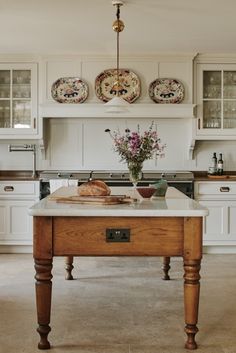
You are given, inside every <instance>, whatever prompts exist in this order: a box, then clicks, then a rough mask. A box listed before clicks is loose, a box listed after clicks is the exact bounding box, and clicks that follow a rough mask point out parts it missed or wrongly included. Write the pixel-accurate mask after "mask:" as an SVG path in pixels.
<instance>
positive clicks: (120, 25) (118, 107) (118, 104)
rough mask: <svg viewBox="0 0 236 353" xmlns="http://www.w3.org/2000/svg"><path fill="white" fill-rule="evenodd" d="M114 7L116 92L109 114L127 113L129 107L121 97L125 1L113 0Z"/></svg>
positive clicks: (113, 88)
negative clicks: (122, 13)
mask: <svg viewBox="0 0 236 353" xmlns="http://www.w3.org/2000/svg"><path fill="white" fill-rule="evenodd" d="M112 5H113V6H116V20H115V21H114V23H113V25H112V28H113V31H115V32H116V80H115V82H114V84H113V87H112V91H113V92H114V97H113V98H112V99H111V100H110V101H109V102H107V103H106V104H105V105H106V107H107V110H106V111H107V112H108V113H123V112H127V111H128V109H127V106H129V103H128V102H127V101H126V100H125V99H123V98H122V97H121V95H122V91H123V87H122V85H121V83H120V41H119V40H120V36H119V35H120V32H122V31H123V29H124V28H125V25H124V22H123V21H122V20H121V19H120V7H121V6H122V5H123V1H120V0H113V1H112Z"/></svg>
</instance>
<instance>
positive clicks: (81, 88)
mask: <svg viewBox="0 0 236 353" xmlns="http://www.w3.org/2000/svg"><path fill="white" fill-rule="evenodd" d="M51 94H52V98H53V99H54V100H55V101H56V102H58V103H83V102H84V101H85V100H86V99H87V97H88V85H87V83H85V82H84V81H82V80H81V79H80V78H78V77H61V78H59V79H58V80H57V81H55V82H54V83H53V85H52V88H51Z"/></svg>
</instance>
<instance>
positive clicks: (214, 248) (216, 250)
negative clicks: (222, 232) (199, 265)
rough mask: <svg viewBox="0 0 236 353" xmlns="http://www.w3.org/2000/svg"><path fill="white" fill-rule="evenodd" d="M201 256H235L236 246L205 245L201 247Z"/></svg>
mask: <svg viewBox="0 0 236 353" xmlns="http://www.w3.org/2000/svg"><path fill="white" fill-rule="evenodd" d="M203 254H236V246H235V245H231V246H229V245H227V246H226V245H206V246H203Z"/></svg>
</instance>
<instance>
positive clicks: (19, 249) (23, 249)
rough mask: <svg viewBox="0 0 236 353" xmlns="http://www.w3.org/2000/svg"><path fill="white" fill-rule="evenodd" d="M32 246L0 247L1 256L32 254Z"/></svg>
mask: <svg viewBox="0 0 236 353" xmlns="http://www.w3.org/2000/svg"><path fill="white" fill-rule="evenodd" d="M32 253H33V247H32V245H0V254H32Z"/></svg>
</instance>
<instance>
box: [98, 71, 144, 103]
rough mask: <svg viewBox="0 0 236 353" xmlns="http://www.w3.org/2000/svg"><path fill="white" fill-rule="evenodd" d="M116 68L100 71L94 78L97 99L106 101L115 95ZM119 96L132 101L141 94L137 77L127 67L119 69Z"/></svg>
mask: <svg viewBox="0 0 236 353" xmlns="http://www.w3.org/2000/svg"><path fill="white" fill-rule="evenodd" d="M116 72H117V70H116V69H109V70H104V71H103V72H101V73H100V74H99V75H98V76H97V77H96V79H95V93H96V96H97V97H98V99H100V100H102V101H103V102H108V101H109V100H110V99H112V98H113V97H114V96H115V92H116V91H115V90H116V88H115V83H116V81H117V74H116ZM119 84H120V86H121V90H120V96H121V97H122V98H124V99H125V100H126V101H127V102H129V103H133V102H134V101H135V100H136V99H138V98H139V96H140V94H141V85H140V79H139V77H138V76H137V75H136V74H135V73H134V72H132V71H130V70H127V69H119Z"/></svg>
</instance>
